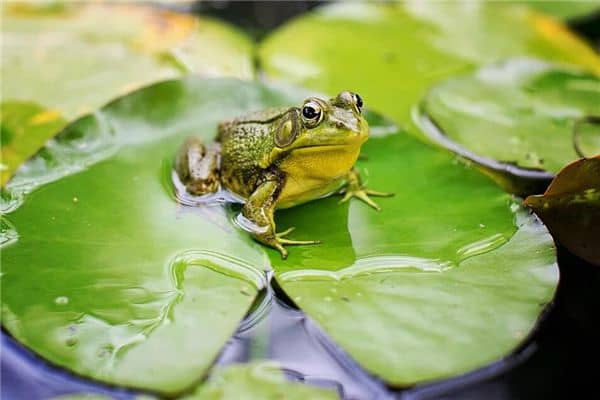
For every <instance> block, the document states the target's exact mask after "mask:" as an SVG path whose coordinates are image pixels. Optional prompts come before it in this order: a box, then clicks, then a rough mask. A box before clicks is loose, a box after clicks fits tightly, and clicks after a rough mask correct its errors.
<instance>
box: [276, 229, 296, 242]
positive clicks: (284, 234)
mask: <svg viewBox="0 0 600 400" xmlns="http://www.w3.org/2000/svg"><path fill="white" fill-rule="evenodd" d="M294 229H296V228H295V227H293V226H292V227H291V228H287V229H286V230H285V231H283V232H279V233H276V234H275V236H276V237H277V239H281V238H282V237H284V236H286V235H289V234H290V233H292V232H293V231H294Z"/></svg>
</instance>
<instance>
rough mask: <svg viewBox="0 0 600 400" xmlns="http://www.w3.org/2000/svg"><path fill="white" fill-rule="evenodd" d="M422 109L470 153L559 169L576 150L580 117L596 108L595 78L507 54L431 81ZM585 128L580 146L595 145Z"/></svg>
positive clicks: (599, 90) (599, 106)
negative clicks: (500, 59)
mask: <svg viewBox="0 0 600 400" xmlns="http://www.w3.org/2000/svg"><path fill="white" fill-rule="evenodd" d="M422 111H423V113H425V115H426V116H427V117H428V118H430V119H432V120H433V121H435V123H436V124H437V125H438V126H439V128H440V129H441V131H442V132H443V133H444V134H445V136H446V137H448V138H449V139H450V140H452V141H454V142H456V143H457V144H459V145H461V146H463V147H465V148H466V149H468V150H470V151H472V152H473V153H475V154H478V155H483V156H485V157H489V158H491V159H493V160H498V161H503V162H505V163H510V164H513V165H516V166H519V167H522V168H529V169H540V170H546V171H548V172H551V173H556V172H558V171H559V170H560V169H561V168H562V167H563V166H564V165H565V164H567V163H569V162H571V161H573V160H575V159H577V158H579V157H580V154H578V152H577V148H576V147H575V145H576V144H577V142H576V140H575V139H576V137H575V135H574V134H575V132H576V127H577V125H576V124H577V123H578V121H580V120H582V119H585V118H586V117H587V116H588V115H600V78H599V77H598V76H596V75H593V74H589V73H585V72H584V71H581V70H577V69H568V68H561V67H559V66H556V65H552V64H548V63H544V62H541V61H538V60H533V59H516V60H510V61H506V62H504V63H501V64H496V65H490V66H486V67H483V68H481V69H479V70H477V71H475V72H474V73H473V74H471V75H467V76H464V77H458V78H454V79H450V80H448V81H447V82H444V83H442V84H441V85H438V86H435V87H434V88H432V89H431V90H430V91H429V93H428V94H427V96H426V97H425V99H424V101H423V105H422ZM592 133H593V132H592V131H591V130H590V134H589V135H587V136H590V135H591V134H592ZM595 134H596V136H600V130H599V129H596V131H595ZM587 136H586V139H588V141H589V142H590V145H588V146H584V148H585V151H586V152H588V153H589V154H597V153H600V146H598V147H597V148H595V149H592V148H590V147H591V145H592V143H591V142H592V141H591V139H589V138H587ZM595 142H597V143H600V137H598V138H597V139H596V141H595Z"/></svg>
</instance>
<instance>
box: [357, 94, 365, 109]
mask: <svg viewBox="0 0 600 400" xmlns="http://www.w3.org/2000/svg"><path fill="white" fill-rule="evenodd" d="M355 96H356V106H357V107H358V108H362V106H363V99H362V97H360V96H359V95H358V94H355Z"/></svg>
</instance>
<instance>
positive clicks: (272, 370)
mask: <svg viewBox="0 0 600 400" xmlns="http://www.w3.org/2000/svg"><path fill="white" fill-rule="evenodd" d="M241 398H243V399H245V400H278V399H286V400H304V399H311V400H334V399H338V398H339V397H338V396H337V394H336V393H335V392H334V391H332V390H329V389H320V388H317V387H311V386H308V385H303V384H300V383H294V382H290V381H288V380H287V379H286V378H285V375H284V374H283V371H281V370H280V369H279V367H277V365H275V364H273V363H269V362H254V363H250V364H244V365H233V366H231V367H227V368H223V369H219V370H217V371H216V372H215V373H213V374H212V375H211V377H210V379H209V380H208V382H207V384H206V385H203V386H201V387H200V389H198V390H197V391H196V392H195V393H194V394H193V395H190V396H187V397H184V399H185V400H228V399H231V400H238V399H241Z"/></svg>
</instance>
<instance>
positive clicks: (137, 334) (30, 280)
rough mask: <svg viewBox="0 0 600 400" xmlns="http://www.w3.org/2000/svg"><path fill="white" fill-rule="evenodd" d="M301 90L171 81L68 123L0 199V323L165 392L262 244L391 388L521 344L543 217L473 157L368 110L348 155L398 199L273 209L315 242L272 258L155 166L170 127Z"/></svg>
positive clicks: (36, 345) (50, 349) (37, 345)
mask: <svg viewBox="0 0 600 400" xmlns="http://www.w3.org/2000/svg"><path fill="white" fill-rule="evenodd" d="M304 97H305V92H303V91H299V90H292V89H289V88H288V89H285V90H283V89H281V90H280V89H274V88H269V87H265V86H263V85H262V84H259V83H243V82H240V81H237V80H208V81H204V80H196V79H189V80H183V81H170V82H164V83H161V84H157V85H154V86H151V87H149V88H146V89H143V90H141V91H138V92H135V93H132V94H131V95H128V96H125V97H123V98H121V99H119V100H118V101H116V102H113V103H111V104H110V105H108V106H107V107H105V108H103V109H102V110H100V111H98V112H96V113H94V114H92V115H90V116H87V117H84V118H82V119H80V120H79V121H77V122H76V123H75V124H73V125H71V126H69V127H67V129H65V130H64V131H63V132H62V133H61V135H59V136H58V137H57V138H56V139H54V140H53V141H51V142H50V143H49V144H48V146H47V147H46V148H45V149H44V151H42V152H41V153H40V154H39V155H38V156H36V157H35V158H34V159H32V160H31V161H30V162H28V163H27V165H26V167H25V168H22V169H21V170H19V172H18V173H17V175H16V176H15V178H14V179H13V180H12V181H11V182H10V183H9V185H8V191H7V193H5V195H4V198H3V209H4V210H6V211H12V212H10V213H9V214H8V215H7V219H6V221H3V225H2V226H3V237H4V238H12V239H10V240H8V241H7V242H8V243H12V244H9V245H8V246H6V247H5V248H3V249H2V253H3V254H2V255H3V276H2V293H3V307H2V321H3V325H4V327H5V328H6V329H7V330H8V331H9V332H10V333H11V334H12V335H13V336H15V337H16V338H17V339H19V340H20V341H21V342H22V343H24V344H25V345H26V346H28V347H30V348H32V349H33V350H34V351H36V352H37V353H39V354H41V355H42V356H44V357H45V358H47V359H48V360H50V361H51V362H54V363H56V364H59V365H62V366H65V367H67V368H69V369H71V370H73V371H75V372H77V373H80V374H83V375H85V376H90V377H93V378H96V379H100V380H103V381H107V382H111V383H116V384H123V385H130V386H136V387H143V388H147V389H151V390H157V391H160V392H163V393H175V392H179V391H181V390H183V389H185V388H188V387H190V386H191V385H192V384H194V383H196V382H198V380H199V379H200V378H201V377H202V375H203V374H204V373H205V371H206V370H207V368H208V367H209V366H210V364H211V362H212V360H213V359H214V357H215V356H216V355H217V353H218V351H219V349H220V348H221V346H222V345H223V344H224V342H225V341H226V340H227V338H228V337H229V335H231V333H232V332H233V330H234V329H235V325H236V323H237V322H238V321H239V319H240V318H241V317H242V316H243V314H244V312H245V311H246V310H247V309H248V307H249V306H250V304H251V303H252V300H253V299H254V297H255V296H256V293H257V288H259V287H260V286H261V284H264V283H263V282H262V280H261V279H262V278H261V277H262V276H263V275H262V274H261V273H260V272H258V271H260V270H261V269H264V268H267V267H268V265H269V260H268V259H267V257H266V256H265V254H266V255H268V256H269V258H270V261H271V263H272V265H273V266H274V267H275V269H276V279H277V281H278V283H279V285H280V286H281V287H282V288H283V290H284V291H285V292H286V293H287V295H289V297H290V298H291V299H293V301H294V302H296V303H297V304H298V305H299V306H300V307H301V308H302V309H303V310H304V311H306V312H307V313H308V315H309V316H311V317H312V318H314V319H315V320H316V321H317V322H318V323H319V324H320V325H321V326H322V327H323V328H324V329H325V331H326V332H327V334H329V335H330V336H331V337H332V338H333V339H334V340H335V341H336V342H337V343H338V344H340V345H341V347H342V348H343V349H344V350H345V351H347V352H348V353H349V354H350V356H352V357H353V358H355V359H356V360H357V361H358V362H359V363H360V364H361V365H362V366H364V367H365V368H366V369H367V370H369V371H370V372H372V373H373V374H375V375H377V376H379V377H382V378H383V379H384V380H385V381H386V382H388V383H390V384H392V385H411V384H414V383H417V382H422V381H427V380H432V379H439V378H443V377H447V376H453V375H456V374H460V373H462V372H466V371H469V370H472V369H475V368H477V367H480V366H482V365H485V364H486V363H489V362H491V361H493V360H495V359H497V358H499V357H502V356H503V355H506V354H507V353H508V352H510V351H511V350H513V349H515V348H516V347H517V346H518V345H519V344H520V343H522V342H523V340H524V339H525V338H526V336H527V335H528V333H529V332H530V331H531V329H532V328H533V327H534V326H535V322H536V320H537V318H538V315H539V313H540V312H541V310H542V309H543V308H544V306H545V305H546V304H547V303H548V302H549V301H550V300H551V298H552V296H553V293H554V290H555V288H556V284H557V281H558V270H557V267H556V264H555V256H554V248H553V245H552V241H551V239H550V237H549V235H548V234H547V232H546V230H545V229H544V228H543V227H542V226H541V225H540V224H539V223H537V222H536V221H535V220H532V219H531V218H530V217H527V216H526V215H523V213H522V212H521V211H519V210H518V206H516V205H515V204H514V201H513V200H512V199H511V197H510V196H509V195H507V194H505V193H504V192H502V191H501V190H500V189H499V188H497V187H496V186H495V185H494V184H493V183H492V182H491V181H490V180H489V179H487V178H486V177H484V176H482V175H481V174H479V173H478V172H477V171H476V170H475V169H474V168H472V167H470V166H468V165H464V164H462V163H460V162H459V161H458V160H457V159H456V158H455V157H454V156H453V155H451V154H449V153H446V152H443V151H440V150H436V149H433V148H431V147H429V146H427V145H424V144H422V143H421V142H419V141H418V140H417V139H415V138H413V137H412V136H410V135H408V134H406V133H405V132H404V131H398V130H397V129H394V128H393V126H390V125H389V123H388V122H387V121H388V120H387V119H386V118H382V117H380V116H377V115H376V114H373V113H369V114H368V115H369V119H370V121H371V123H372V125H373V127H372V128H373V129H372V131H373V137H372V138H371V139H370V140H369V141H368V142H367V144H366V145H365V146H364V155H365V159H364V160H361V161H360V166H359V167H360V169H361V170H362V173H363V176H364V178H365V182H366V183H367V184H368V185H369V187H370V188H372V189H374V190H382V191H391V192H394V193H395V197H392V198H382V199H379V204H380V205H381V207H382V208H383V211H382V212H380V213H377V212H375V211H374V210H372V209H370V208H368V207H367V206H366V205H364V204H362V203H360V202H357V201H351V202H350V204H349V205H348V204H344V205H338V204H337V202H338V200H339V198H335V197H333V198H328V199H322V200H319V201H314V202H311V203H308V204H305V205H303V206H299V207H294V208H292V209H289V210H284V211H280V212H278V215H277V223H278V227H279V228H280V230H281V229H286V228H287V227H290V226H296V231H294V233H293V235H294V237H293V238H294V239H298V240H302V239H320V240H322V241H323V244H322V245H319V246H301V247H294V248H292V249H290V257H289V259H288V260H287V261H282V260H281V259H280V257H279V255H278V254H277V253H276V252H274V251H272V250H271V249H266V248H264V247H263V246H261V245H259V244H257V243H255V242H253V241H252V240H251V239H250V238H249V237H248V235H247V234H246V233H245V232H242V231H240V230H239V228H237V227H236V226H235V225H234V224H233V222H232V219H233V217H234V216H235V213H236V210H237V208H236V207H235V206H234V207H222V206H219V205H212V206H207V205H201V206H197V207H187V206H182V205H178V204H177V203H176V201H175V200H174V199H173V193H172V187H171V181H170V175H169V172H170V169H169V166H170V162H171V159H172V157H173V155H174V154H175V150H176V148H177V147H178V146H179V145H180V144H181V142H182V141H183V139H184V137H186V136H188V135H190V134H196V135H200V136H201V137H203V138H204V139H205V140H211V139H212V137H213V135H214V133H215V129H216V124H217V121H219V120H221V119H224V118H230V117H233V116H236V115H239V114H243V113H246V112H248V111H250V110H256V109H262V108H265V107H267V106H271V105H284V104H296V103H297V102H299V101H301V99H303V98H304ZM42 183H46V185H44V186H41V187H40V185H41V184H42ZM36 188H37V189H36ZM29 192H31V193H30V194H27V193H29ZM17 234H18V237H19V238H18V240H17V241H16V242H15V239H14V238H15V237H16V235H17ZM11 235H12V236H11ZM232 258H234V259H232ZM156 354H163V356H162V359H161V360H160V363H156V362H154V360H155V357H156Z"/></svg>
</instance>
